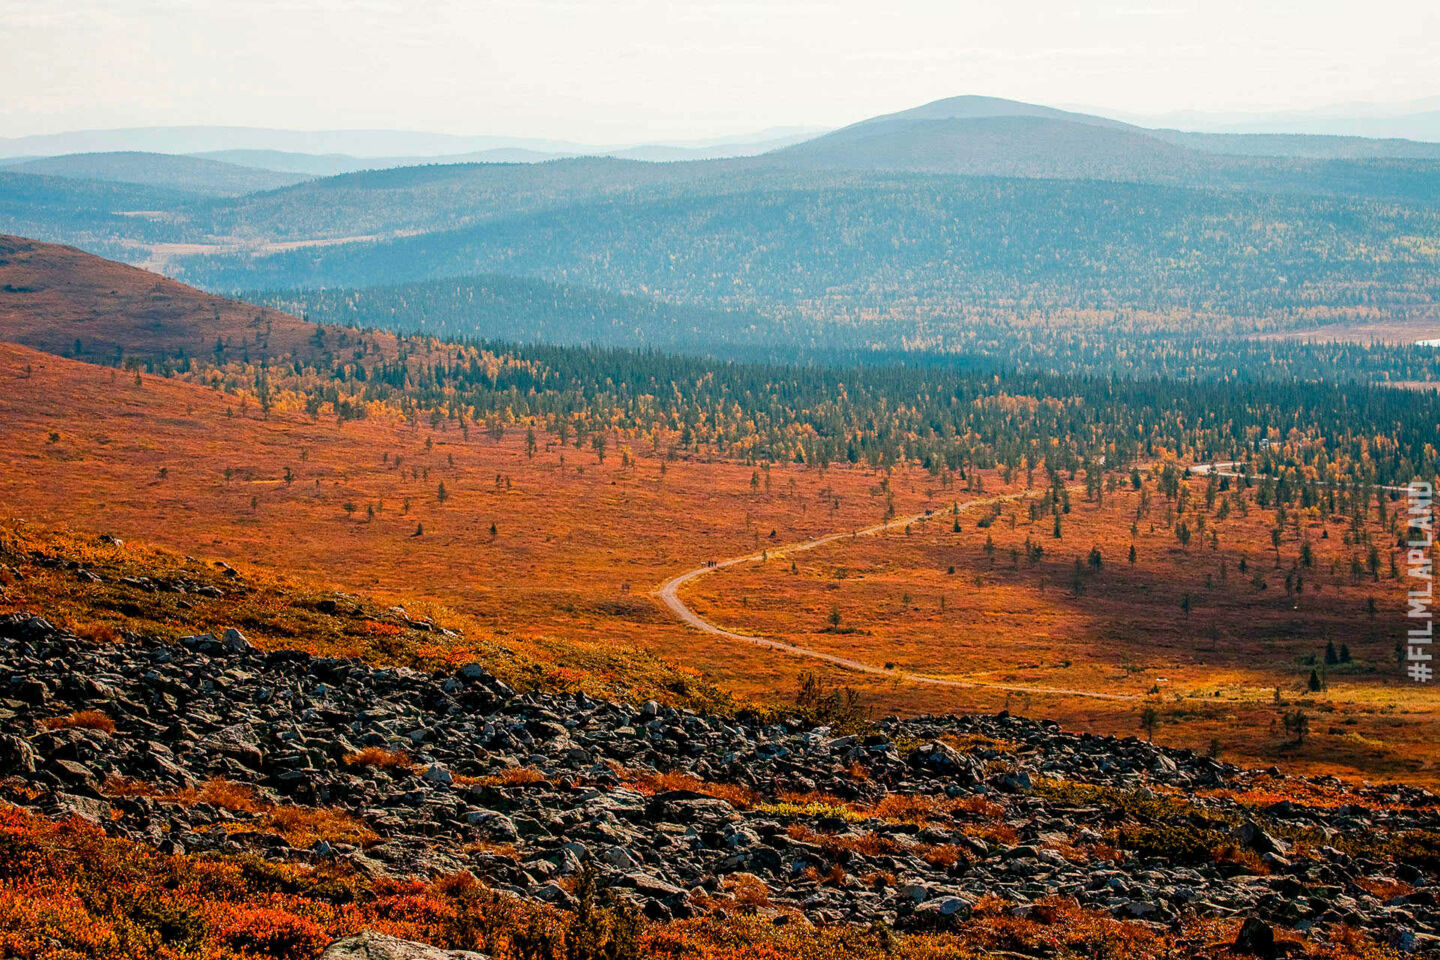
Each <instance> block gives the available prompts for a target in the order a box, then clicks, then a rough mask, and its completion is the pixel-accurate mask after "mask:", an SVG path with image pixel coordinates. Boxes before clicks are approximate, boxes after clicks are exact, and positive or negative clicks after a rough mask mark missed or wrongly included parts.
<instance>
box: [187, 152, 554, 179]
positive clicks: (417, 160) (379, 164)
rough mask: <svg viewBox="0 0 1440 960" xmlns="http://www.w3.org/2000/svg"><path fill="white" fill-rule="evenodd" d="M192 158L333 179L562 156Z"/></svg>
mask: <svg viewBox="0 0 1440 960" xmlns="http://www.w3.org/2000/svg"><path fill="white" fill-rule="evenodd" d="M191 156H194V157H199V158H203V159H207V160H219V161H222V162H225V163H235V164H240V165H242V166H247V167H258V168H261V169H264V170H275V171H281V172H284V173H295V174H305V175H307V176H309V177H334V176H340V175H342V174H346V173H360V172H362V171H365V170H389V169H393V168H395V167H412V166H421V165H424V164H434V163H539V162H541V161H545V160H554V159H556V158H557V157H559V156H561V154H556V153H544V152H541V151H539V150H526V149H523V148H520V147H496V148H494V149H492V150H478V151H475V152H474V153H462V154H456V155H454V156H449V157H426V156H409V157H354V156H350V155H349V154H344V153H291V152H288V151H285V150H215V151H211V152H209V153H196V154H191Z"/></svg>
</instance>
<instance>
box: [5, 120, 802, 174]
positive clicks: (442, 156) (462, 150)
mask: <svg viewBox="0 0 1440 960" xmlns="http://www.w3.org/2000/svg"><path fill="white" fill-rule="evenodd" d="M823 132H824V130H823V128H812V127H777V128H774V129H771V130H762V131H758V132H756V133H751V134H741V135H738V136H729V137H713V138H708V139H702V140H682V141H657V142H642V143H622V144H588V143H579V142H576V141H570V140H546V139H538V138H533V137H496V136H460V135H454V134H444V133H423V132H417V131H407V130H270V129H264V128H256V127H136V128H132V129H122V130H79V131H75V132H71V133H57V134H46V135H39V136H30V137H11V138H4V137H0V158H5V157H12V158H15V157H51V156H61V155H66V154H73V153H116V152H132V153H134V152H138V153H168V154H184V155H191V156H198V157H201V158H203V159H210V160H220V161H224V162H228V163H238V164H242V165H245V166H256V167H263V168H265V169H270V170H282V171H285V172H290V173H307V174H310V175H315V176H321V175H326V174H336V173H349V172H352V171H355V170H373V169H381V168H385V167H399V166H410V165H413V164H417V163H466V162H475V161H480V162H516V161H520V162H530V161H534V160H553V159H555V158H558V157H596V156H616V157H620V156H623V157H629V158H631V159H637V160H663V161H668V160H706V159H715V158H721V157H743V156H751V155H753V154H756V153H763V152H765V151H767V150H774V149H776V148H777V147H782V146H786V145H788V144H791V143H798V142H800V141H801V140H805V139H807V138H809V137H813V136H815V135H816V134H819V133H823ZM317 158H318V159H317Z"/></svg>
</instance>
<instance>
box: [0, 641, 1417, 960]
mask: <svg viewBox="0 0 1440 960" xmlns="http://www.w3.org/2000/svg"><path fill="white" fill-rule="evenodd" d="M0 720H3V721H4V722H3V725H0V730H3V731H4V732H3V734H0V773H3V774H4V776H5V780H4V795H5V796H6V797H7V798H8V799H10V800H11V801H12V802H16V803H21V804H24V805H26V806H31V807H34V808H38V809H40V810H42V811H44V812H46V813H49V814H52V815H63V814H66V813H73V814H79V815H82V816H88V817H91V818H93V819H95V820H97V821H98V822H100V823H102V824H104V826H105V828H106V829H107V830H108V831H110V832H112V833H115V834H121V835H125V836H128V837H132V838H135V839H142V840H147V841H150V842H153V843H156V844H158V845H160V846H161V847H162V849H184V850H187V851H192V852H193V851H205V850H236V849H241V848H248V849H251V850H254V851H257V852H260V853H262V854H263V855H265V856H268V857H273V858H284V859H299V860H322V859H331V858H336V859H344V860H347V861H349V862H351V863H352V864H354V865H355V866H356V867H358V868H359V869H362V870H364V871H367V872H373V873H377V874H378V873H390V874H414V873H424V872H427V871H455V870H469V871H471V872H473V873H474V874H475V875H477V876H478V877H480V878H481V879H483V880H484V881H486V882H487V883H489V884H490V885H492V886H494V887H496V888H498V889H502V890H511V891H513V892H515V893H517V894H520V895H522V896H525V897H529V898H533V899H538V900H542V901H548V902H552V903H557V904H562V905H564V904H567V903H568V902H569V900H570V898H571V892H570V891H571V890H572V889H573V882H571V881H572V880H573V878H574V876H575V875H576V874H578V873H580V872H582V871H585V870H590V871H593V874H594V876H595V879H596V881H597V882H598V883H599V884H600V885H601V886H604V887H608V888H610V889H612V890H614V891H616V892H617V893H619V894H621V895H623V896H625V897H628V898H630V899H632V900H634V901H635V902H636V903H637V904H639V905H640V906H641V907H642V908H643V910H644V911H645V913H646V914H648V915H649V916H651V917H654V918H669V917H685V916H689V915H692V914H693V913H695V912H697V911H701V910H708V909H715V907H714V904H713V900H712V895H713V894H718V893H720V892H721V891H725V892H727V893H728V894H730V895H732V896H744V897H747V898H749V900H750V901H751V902H752V903H757V904H761V905H774V906H791V907H796V908H799V909H800V910H802V911H803V912H804V913H805V914H806V915H807V916H808V917H810V918H812V919H814V920H817V921H831V922H842V921H843V922H858V923H869V922H872V921H875V920H884V921H886V922H888V923H891V924H894V925H897V926H899V927H901V928H907V929H944V928H945V927H946V926H947V925H952V924H954V923H958V922H959V921H960V920H961V919H963V918H964V917H966V916H968V914H969V912H970V910H971V907H972V906H973V905H974V904H975V903H976V902H977V901H978V900H979V899H981V898H982V897H999V898H1003V899H1004V900H1006V901H1008V902H1009V903H1010V904H1012V909H1013V910H1014V911H1016V912H1017V913H1020V914H1022V915H1023V914H1024V912H1025V911H1027V910H1031V909H1035V906H1034V905H1035V904H1036V902H1037V901H1039V900H1040V899H1041V898H1043V897H1046V896H1051V895H1057V894H1058V895H1067V896H1070V897H1074V898H1075V899H1076V900H1078V901H1079V902H1080V903H1081V904H1083V905H1086V906H1089V907H1093V908H1097V909H1101V910H1106V911H1109V912H1111V913H1112V914H1114V915H1115V916H1117V917H1122V918H1126V919H1133V920H1137V921H1139V922H1145V923H1154V924H1161V925H1167V926H1168V925H1172V924H1176V923H1179V922H1180V921H1181V920H1183V919H1185V918H1187V917H1190V916H1193V915H1219V916H1236V917H1238V916H1244V917H1254V918H1259V919H1261V920H1264V921H1266V922H1267V923H1271V924H1276V925H1279V926H1283V927H1288V928H1293V929H1297V930H1301V931H1306V930H1311V929H1323V928H1325V927H1328V926H1329V925H1333V924H1338V923H1344V924H1348V925H1350V926H1354V927H1361V928H1365V929H1367V930H1369V931H1371V932H1372V933H1373V934H1374V935H1376V936H1378V937H1382V938H1386V939H1389V940H1390V942H1391V943H1392V944H1393V945H1395V946H1397V947H1400V948H1402V949H1406V950H1419V951H1426V952H1428V951H1431V950H1434V949H1435V948H1436V945H1437V944H1440V940H1437V939H1436V938H1437V936H1440V909H1437V906H1436V902H1437V901H1436V891H1437V886H1436V885H1437V882H1440V815H1437V806H1436V804H1437V798H1436V797H1435V796H1433V795H1432V794H1430V793H1429V792H1428V791H1425V790H1423V789H1418V788H1413V787H1405V786H1384V787H1380V786H1375V787H1364V788H1344V787H1343V786H1342V785H1341V784H1339V783H1338V781H1330V780H1315V779H1310V780H1299V779H1293V778H1282V777H1280V776H1279V775H1278V773H1277V772H1274V771H1247V770H1241V769H1238V768H1236V767H1233V766H1230V765H1227V764H1224V763H1221V762H1218V761H1216V760H1213V759H1210V758H1207V757H1203V756H1199V755H1196V754H1194V753H1192V752H1190V751H1186V750H1169V749H1164V748H1161V747H1156V746H1153V745H1151V744H1148V743H1145V742H1142V741H1139V740H1137V739H1133V738H1126V739H1115V738H1107V737H1095V736H1089V735H1073V734H1068V733H1064V732H1062V731H1060V730H1059V729H1058V727H1057V726H1056V725H1055V724H1053V723H1048V722H1044V721H1033V720H1025V719H1021V718H1018V717H1012V716H1008V715H1005V714H1001V715H999V716H972V717H923V718H915V719H909V720H896V719H886V720H882V721H878V722H876V723H874V724H870V725H868V726H867V727H866V728H864V729H863V730H862V731H861V732H859V733H853V734H844V733H841V732H837V731H834V730H831V729H829V728H826V727H817V726H813V725H811V724H807V723H804V722H801V721H798V720H795V721H787V722H776V721H775V720H774V719H773V718H745V717H739V718H733V717H718V716H705V715H699V714H695V713H691V712H687V711H677V710H674V709H670V708H667V707H661V706H658V705H656V704H654V703H650V704H646V705H644V706H641V707H636V706H630V705H626V704H621V703H615V702H603V701H597V700H593V699H589V698H586V697H584V696H583V695H571V696H555V695H533V694H518V693H516V692H515V691H514V690H511V689H510V688H509V687H507V686H506V685H505V684H504V683H502V682H500V681H498V680H496V679H495V678H494V677H492V676H491V675H490V674H489V673H487V672H486V671H485V670H484V669H483V668H482V667H480V666H478V665H470V666H465V667H463V668H461V669H459V670H457V671H456V672H454V673H453V674H442V675H430V674H421V673H417V672H414V671H409V670H405V669H377V668H373V667H370V666H367V665H365V664H362V663H359V662H355V661H348V660H331V659H320V658H311V657H309V656H307V655H305V654H302V653H296V652H292V651H272V652H268V653H267V652H262V651H259V650H256V649H254V648H253V647H252V646H251V645H250V644H249V643H248V642H247V641H246V640H245V639H244V637H243V636H241V635H240V634H239V633H238V632H235V631H230V632H228V633H227V634H226V635H225V636H223V637H218V638H217V637H210V636H201V637H191V638H188V639H186V640H184V641H182V642H181V643H180V644H167V643H163V642H161V641H159V640H155V639H149V638H144V637H127V638H126V639H125V640H124V641H123V642H120V643H115V644H95V643H90V642H87V641H82V640H80V639H78V638H76V637H74V636H71V635H68V634H66V633H64V632H63V631H60V630H57V629H56V628H54V627H53V626H51V625H50V624H49V623H48V622H46V621H45V620H43V619H41V618H38V617H33V616H28V615H11V616H7V617H3V618H0ZM112 723H113V731H112V730H110V729H109V727H110V726H111V724H112ZM216 778H223V780H224V781H226V782H227V783H228V784H242V785H249V786H250V787H251V788H252V790H251V792H248V793H247V792H245V791H243V790H239V789H237V788H229V789H222V788H221V787H217V786H216ZM207 783H209V784H210V787H208V788H207V787H205V784H207ZM236 796H239V797H242V798H244V802H238V801H236V800H235V799H234V798H235V797H236ZM227 797H229V798H231V799H229V800H227V799H226V798H227ZM1284 797H1291V798H1292V799H1283V798H1284ZM1342 801H1343V802H1342ZM297 807H307V808H319V812H316V811H309V812H308V813H307V814H306V816H304V817H300V818H298V819H297V817H295V816H293V815H286V814H284V811H291V813H292V814H293V812H294V811H295V809H296V808H297ZM297 823H303V824H305V825H306V827H305V829H303V830H302V829H300V828H299V827H297ZM317 824H318V826H317ZM327 824H328V825H329V827H328V828H327V826H326V825H327ZM337 824H338V825H339V826H336V825H337ZM302 837H303V838H305V839H312V838H313V842H308V843H307V842H304V840H301V839H297V838H302ZM732 902H733V901H732Z"/></svg>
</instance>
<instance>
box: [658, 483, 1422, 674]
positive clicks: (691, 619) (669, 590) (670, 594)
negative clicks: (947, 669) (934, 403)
mask: <svg viewBox="0 0 1440 960" xmlns="http://www.w3.org/2000/svg"><path fill="white" fill-rule="evenodd" d="M1238 465H1239V462H1238V461H1229V462H1226V461H1217V462H1215V463H1197V464H1194V465H1192V466H1191V467H1190V468H1189V472H1190V473H1191V474H1196V475H1199V476H1205V475H1208V474H1210V473H1215V474H1216V475H1218V476H1222V477H1237V478H1238V477H1241V476H1243V474H1240V473H1238V472H1236V471H1235V467H1236V466H1238ZM1249 476H1250V478H1251V479H1255V480H1258V479H1262V478H1261V477H1257V476H1255V475H1253V474H1251V475H1249ZM1380 489H1383V490H1388V491H1404V490H1405V489H1406V488H1405V487H1381V488H1380ZM1035 495H1037V494H1033V493H1025V494H1015V493H1012V494H1004V495H1001V496H995V497H986V498H983V499H980V500H971V501H970V502H969V503H965V504H962V505H961V506H960V510H961V511H967V510H970V509H971V508H973V507H980V506H988V505H990V504H994V503H1002V502H1006V501H1012V500H1022V499H1025V498H1026V497H1029V496H1035ZM932 516H933V515H932V514H931V513H928V512H927V513H918V514H913V515H911V516H908V517H899V518H897V519H894V520H890V521H888V522H886V523H877V524H876V525H874V526H873V527H866V528H865V529H863V530H855V531H852V532H842V533H831V534H827V535H826V536H823V537H817V538H816V539H814V540H804V541H801V542H800V543H792V544H787V545H785V546H781V547H777V548H775V549H773V550H765V551H762V552H760V553H747V554H745V555H744V556H740V557H731V558H729V559H728V560H719V561H716V562H714V563H710V564H705V565H704V566H699V567H696V568H695V569H693V570H687V571H685V572H684V573H681V574H677V575H676V576H673V577H671V578H670V579H669V580H666V581H665V582H664V583H662V584H661V585H660V587H659V589H658V590H657V591H656V592H655V595H656V596H657V597H658V598H659V599H660V602H661V603H663V604H665V606H666V607H668V608H669V609H670V611H671V612H672V613H674V614H675V616H677V617H679V618H680V619H681V620H683V621H684V622H685V623H687V624H689V625H690V626H692V627H694V628H695V629H696V630H700V631H702V632H703V633H708V634H710V635H711V636H716V637H722V638H724V639H726V640H734V641H736V642H738V643H748V644H751V645H752V646H757V647H764V648H765V649H767V650H778V651H780V652H782V653H788V654H792V655H794V656H797V657H805V658H807V659H810V660H818V661H820V662H822V663H828V664H830V665H831V666H836V667H840V668H842V669H844V670H853V671H855V672H856V673H864V674H869V675H871V676H877V677H888V678H890V679H892V680H893V679H900V680H905V681H908V682H910V683H922V684H927V685H930V686H937V687H969V688H986V689H991V690H1006V691H1013V692H1016V693H1039V694H1054V695H1057V696H1066V697H1090V698H1092V699H1096V700H1139V699H1140V696H1139V695H1138V694H1133V693H1105V692H1103V691H1099V690H1076V689H1071V688H1068V687H1037V686H1027V685H1024V684H1007V683H989V682H986V681H983V680H951V679H946V678H944V677H931V676H927V675H926V674H923V673H910V672H908V671H904V670H887V669H885V668H883V667H877V666H875V665H873V664H869V663H865V662H863V661H861V660H852V659H851V658H849V657H842V656H840V655H838V654H834V653H826V652H825V651H823V650H812V649H811V648H809V647H802V646H798V645H796V644H793V643H785V642H784V641H782V640H773V639H771V638H769V637H757V636H754V635H752V634H748V633H737V632H736V631H734V630H726V629H725V628H724V627H719V626H716V625H715V624H713V623H711V622H710V621H709V620H706V619H705V618H704V617H702V616H700V614H698V613H696V612H695V611H694V610H693V609H691V607H690V606H689V605H688V604H686V603H685V601H684V600H682V599H680V588H681V587H683V586H685V585H686V584H687V583H690V582H691V581H692V580H696V579H698V578H700V577H703V576H705V575H706V574H707V573H714V572H716V571H717V570H724V569H725V568H726V567H733V566H735V565H737V564H741V563H758V562H760V561H762V560H765V559H767V558H770V557H785V556H789V555H790V554H794V553H803V552H804V551H806V550H814V549H815V548H817V547H823V546H825V545H826V544H829V543H834V542H835V541H837V540H844V539H846V538H847V537H850V538H853V537H867V536H873V535H875V534H877V533H883V532H885V531H886V530H892V529H894V528H896V527H904V526H908V525H910V524H912V523H924V522H926V521H927V520H930V519H932Z"/></svg>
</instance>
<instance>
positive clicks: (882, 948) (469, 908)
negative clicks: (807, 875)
mask: <svg viewBox="0 0 1440 960" xmlns="http://www.w3.org/2000/svg"><path fill="white" fill-rule="evenodd" d="M0 853H3V857H0V955H3V956H6V957H17V958H27V960H30V958H35V960H39V958H46V960H62V958H73V957H95V958H100V960H184V958H203V960H249V958H253V957H257V956H264V957H274V958H279V960H313V958H315V957H317V956H318V955H319V953H320V951H321V949H322V948H323V947H324V945H325V944H326V943H327V942H329V941H330V940H331V939H333V938H335V937H337V936H340V935H343V934H345V933H348V932H352V931H355V930H362V929H369V930H377V931H380V932H382V933H387V934H390V935H392V936H397V937H401V938H405V939H411V940H418V941H422V942H426V943H432V944H436V945H440V946H443V947H449V948H463V949H470V950H479V951H482V952H484V953H486V954H488V955H490V956H491V957H493V958H495V960H561V958H568V960H601V958H625V957H630V958H638V957H641V956H644V957H658V958H670V960H775V958H780V957H785V958H797V960H879V958H882V957H884V958H899V960H970V958H979V957H984V956H989V955H994V954H996V953H997V952H998V953H1005V954H1008V955H1014V954H1016V953H1017V952H1018V953H1021V954H1024V955H1028V956H1057V955H1058V956H1120V955H1124V956H1127V957H1133V958H1135V960H1158V958H1161V957H1174V956H1181V955H1185V954H1186V952H1187V948H1186V945H1190V950H1191V951H1192V952H1193V945H1195V944H1201V943H1228V942H1229V941H1230V940H1232V939H1233V938H1234V936H1235V930H1236V928H1237V927H1238V921H1235V920H1229V921H1221V920H1211V921H1203V922H1197V923H1190V924H1187V925H1186V926H1185V927H1184V928H1183V929H1180V930H1178V931H1173V932H1157V931H1156V930H1154V929H1151V928H1149V927H1147V926H1144V925H1141V924H1138V923H1133V922H1124V921H1119V920H1114V919H1111V918H1110V917H1108V916H1105V915H1103V914H1098V913H1095V912H1093V911H1088V910H1084V909H1082V908H1080V907H1079V906H1077V905H1076V904H1075V902H1074V901H1073V900H1069V899H1067V898H1063V897H1052V898H1049V899H1047V900H1043V901H1040V902H1039V903H1037V904H1036V905H1035V906H1034V907H1033V908H1032V909H1031V911H1030V912H1029V914H1028V915H1027V916H1023V917H1021V916H1015V915H1013V914H1012V913H1011V912H1010V910H1009V906H1010V905H1009V904H1006V903H1003V902H1001V901H998V900H996V901H993V902H992V901H982V902H981V903H980V904H978V905H977V909H976V912H975V916H974V917H972V919H970V920H968V921H966V922H965V923H964V924H962V925H961V926H960V927H959V929H958V930H957V931H956V932H954V933H952V934H945V935H939V934H936V935H915V934H912V935H898V934H895V933H893V932H891V931H889V930H888V929H885V928H883V927H877V928H872V929H866V928H858V927H853V926H848V925H835V926H828V927H815V926H812V925H811V924H809V923H807V922H805V921H804V920H803V918H800V917H798V916H795V915H792V914H786V915H785V916H786V917H787V919H789V920H790V921H791V922H789V923H786V924H784V925H778V924H777V923H776V922H775V917H776V916H777V915H778V913H777V911H776V910H775V908H773V907H770V906H769V905H768V904H767V902H766V899H767V898H766V895H765V892H764V890H763V884H761V889H759V890H755V889H750V888H747V887H746V885H745V880H746V879H747V878H748V879H749V880H751V881H754V880H755V878H754V877H749V876H748V875H740V876H739V877H737V878H734V879H736V880H737V884H736V885H734V886H733V888H732V890H731V892H730V893H729V894H728V895H724V896H721V897H717V898H716V905H717V906H719V905H727V906H728V907H729V908H730V910H729V916H727V917H721V916H719V915H715V914H712V915H711V916H707V917H704V918H701V919H694V920H686V921H674V922H670V923H665V924H650V923H645V922H643V921H639V920H638V919H637V918H634V917H631V916H629V915H628V913H626V912H624V911H623V910H619V909H617V908H614V907H610V906H607V905H605V904H603V903H598V902H594V903H591V904H589V906H590V908H589V909H582V910H580V911H578V912H576V913H568V912H565V911H561V910H557V909H555V908H550V907H546V906H543V905H538V904H530V903H526V902H524V901H520V900H517V899H514V898H512V897H507V896H503V895H499V894H496V893H494V892H493V891H490V890H488V889H487V888H485V887H483V886H482V885H481V884H479V883H478V882H476V881H475V880H474V878H473V877H471V876H470V875H468V874H457V875H450V876H437V877H433V878H430V879H423V880H422V879H414V880H395V879H388V878H380V879H374V880H372V879H368V878H366V877H363V876H361V875H359V874H357V873H355V872H354V871H353V870H351V869H347V868H345V867H343V866H339V865H326V866H306V865H299V864H279V863H271V862H267V861H265V860H262V859H259V858H257V857H254V856H251V855H224V854H209V855H206V856H203V857H197V856H190V855H174V856H170V855H163V854H160V853H158V852H157V851H155V850H154V849H153V848H151V847H148V846H146V845H142V844H137V843H133V842H130V841H125V840H116V839H111V838H107V837H106V836H105V835H104V833H103V832H102V831H101V830H100V829H99V828H98V827H96V826H94V825H92V824H89V823H86V822H85V821H83V820H81V819H71V820H68V821H64V822H60V823H56V822H53V821H49V820H46V819H43V818H40V817H35V816H32V815H30V814H27V813H25V812H24V811H21V810H19V809H17V808H15V807H11V806H7V805H0ZM757 882H758V881H757ZM577 895H579V896H581V897H588V896H589V894H587V893H586V891H585V890H584V888H583V884H582V885H581V886H580V887H577ZM1343 933H1344V932H1343V931H1339V932H1338V933H1337V934H1336V935H1333V936H1331V937H1330V938H1328V939H1327V940H1324V941H1321V940H1312V941H1307V942H1304V943H1302V942H1299V941H1295V942H1293V943H1291V942H1287V946H1288V947H1289V948H1290V954H1289V955H1290V956H1293V957H1297V958H1306V960H1312V958H1313V960H1351V958H1357V960H1358V958H1371V957H1374V958H1379V957H1381V956H1382V955H1383V954H1382V953H1381V952H1380V951H1379V948H1377V947H1375V946H1373V945H1372V944H1371V943H1370V942H1369V941H1367V940H1366V939H1365V938H1362V937H1347V936H1344V935H1343Z"/></svg>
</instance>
